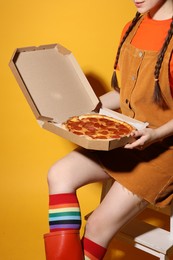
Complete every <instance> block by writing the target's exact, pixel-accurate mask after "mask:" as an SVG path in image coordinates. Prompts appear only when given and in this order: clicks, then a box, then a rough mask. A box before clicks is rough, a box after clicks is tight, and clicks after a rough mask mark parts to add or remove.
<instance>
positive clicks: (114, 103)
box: [100, 90, 120, 110]
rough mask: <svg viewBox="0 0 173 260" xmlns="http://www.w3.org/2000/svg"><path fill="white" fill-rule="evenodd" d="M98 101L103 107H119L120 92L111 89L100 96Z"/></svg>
mask: <svg viewBox="0 0 173 260" xmlns="http://www.w3.org/2000/svg"><path fill="white" fill-rule="evenodd" d="M100 101H101V103H102V106H103V107H106V108H109V109H111V110H116V109H119V108H120V94H119V93H118V92H117V91H115V90H112V91H110V92H107V93H106V94H104V95H102V96H101V97H100Z"/></svg>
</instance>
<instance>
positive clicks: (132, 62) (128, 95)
mask: <svg viewBox="0 0 173 260" xmlns="http://www.w3.org/2000/svg"><path fill="white" fill-rule="evenodd" d="M141 21H142V19H141V20H140V21H139V22H138V23H137V24H136V26H135V27H134V28H133V30H132V32H131V33H130V34H129V36H128V37H127V39H126V41H125V43H124V44H123V46H122V50H121V54H120V59H119V63H118V65H119V68H120V72H121V75H122V78H121V90H120V102H121V111H122V113H123V114H125V115H127V116H130V117H133V118H135V119H138V120H141V121H143V122H148V123H149V126H150V127H152V128H156V127H159V126H161V125H163V124H165V123H166V122H168V121H169V120H171V119H173V98H172V96H171V91H170V83H169V61H170V57H171V54H172V50H173V39H172V40H171V42H170V44H169V46H168V49H167V51H166V53H165V57H164V61H163V63H162V67H161V72H160V78H159V82H160V86H161V90H162V93H163V94H164V97H165V99H166V102H167V104H168V106H169V109H167V110H162V109H161V108H159V107H158V106H157V105H156V104H154V103H153V100H152V96H153V92H154V68H155V64H156V60H157V56H158V52H156V51H145V50H140V49H137V48H135V47H134V46H132V45H131V41H132V39H133V37H134V35H135V33H136V30H137V28H138V26H139V25H140V23H141ZM148 40H149V39H148ZM98 156H99V159H100V161H101V163H102V164H103V166H104V167H105V169H106V171H107V173H108V174H109V175H110V176H111V177H113V178H114V179H115V180H116V181H118V182H119V183H121V184H122V185H123V186H124V187H126V188H127V189H128V190H130V191H131V192H133V193H134V194H136V195H138V196H139V197H141V198H144V199H145V200H147V201H148V202H150V203H151V204H155V205H157V206H159V207H164V206H166V205H168V204H169V203H170V202H171V200H172V198H173V136H171V137H168V138H165V139H164V140H163V141H162V142H158V143H155V144H152V145H150V146H149V147H147V148H146V149H144V150H142V151H139V150H137V149H133V150H128V149H124V148H118V149H114V150H112V151H109V152H98Z"/></svg>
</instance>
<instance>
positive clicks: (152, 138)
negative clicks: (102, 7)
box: [124, 128, 158, 150]
mask: <svg viewBox="0 0 173 260" xmlns="http://www.w3.org/2000/svg"><path fill="white" fill-rule="evenodd" d="M131 136H132V137H134V139H135V141H134V142H133V143H129V144H126V145H125V146H124V148H126V149H134V148H135V149H139V150H143V149H145V148H146V147H147V146H149V145H151V144H152V143H154V142H157V141H158V132H157V129H152V128H145V129H143V130H138V131H137V130H135V131H133V132H132V133H131Z"/></svg>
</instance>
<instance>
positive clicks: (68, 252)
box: [44, 230, 84, 260]
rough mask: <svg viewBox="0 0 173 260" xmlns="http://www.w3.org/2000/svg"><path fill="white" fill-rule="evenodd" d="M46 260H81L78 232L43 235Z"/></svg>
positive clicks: (66, 231)
mask: <svg viewBox="0 0 173 260" xmlns="http://www.w3.org/2000/svg"><path fill="white" fill-rule="evenodd" d="M44 242H45V251H46V260H83V258H84V256H83V251H82V246H81V241H80V237H79V231H78V230H61V231H56V232H51V233H48V234H45V235H44Z"/></svg>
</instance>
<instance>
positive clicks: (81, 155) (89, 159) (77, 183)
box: [48, 148, 109, 194]
mask: <svg viewBox="0 0 173 260" xmlns="http://www.w3.org/2000/svg"><path fill="white" fill-rule="evenodd" d="M107 178H109V175H108V174H107V173H106V172H105V171H104V169H103V167H102V166H101V165H100V163H99V161H98V160H97V158H96V156H95V155H94V153H93V152H92V151H89V150H85V149H81V148H78V149H76V150H74V151H72V152H71V153H69V154H68V155H66V156H65V157H63V158H62V159H60V160H59V161H57V162H56V163H55V164H54V165H53V166H52V167H51V168H50V170H49V173H48V184H49V191H50V193H51V194H54V193H60V192H62V193H65V192H74V191H75V190H76V189H77V188H79V187H81V186H83V185H86V184H89V183H92V182H97V181H101V180H105V179H107Z"/></svg>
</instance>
